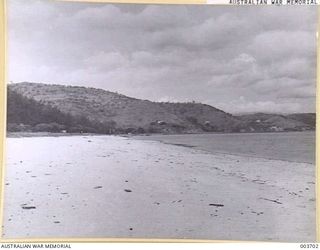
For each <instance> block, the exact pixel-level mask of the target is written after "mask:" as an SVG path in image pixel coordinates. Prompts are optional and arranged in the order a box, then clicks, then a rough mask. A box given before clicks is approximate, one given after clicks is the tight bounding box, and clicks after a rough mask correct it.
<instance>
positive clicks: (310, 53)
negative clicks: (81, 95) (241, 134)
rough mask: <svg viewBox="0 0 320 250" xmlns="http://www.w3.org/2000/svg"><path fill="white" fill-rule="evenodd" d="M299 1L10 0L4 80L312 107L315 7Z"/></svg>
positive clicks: (228, 104) (231, 107)
mask: <svg viewBox="0 0 320 250" xmlns="http://www.w3.org/2000/svg"><path fill="white" fill-rule="evenodd" d="M298 7H299V8H297V7H294V6H293V7H292V8H282V7H276V8H273V7H270V6H266V7H260V8H248V7H240V6H199V5H129V4H90V3H75V2H59V1H44V0H42V1H41V0H31V1H28V3H26V1H23V0H11V1H9V2H8V27H9V28H8V30H9V34H8V38H9V39H8V46H9V51H8V61H9V67H8V70H9V77H8V78H9V80H11V81H14V82H19V81H35V82H48V83H61V84H62V83H66V84H74V85H84V86H93V87H98V88H104V89H107V90H111V91H118V92H119V93H122V94H126V95H129V96H133V97H137V98H142V99H149V100H154V101H159V100H176V101H186V100H190V99H192V100H195V101H200V102H205V103H208V104H211V105H220V104H221V105H222V106H221V107H225V108H226V109H227V110H228V111H229V112H231V113H232V112H238V111H237V110H242V109H246V108H247V109H248V110H247V111H251V110H257V109H261V110H265V109H266V108H267V107H269V108H270V109H271V110H288V111H292V110H293V108H295V109H296V110H305V109H306V110H307V109H308V110H309V112H312V111H314V103H315V97H314V93H315V77H316V39H315V34H316V10H315V8H309V7H302V6H298ZM297 16H299V18H297ZM239 96H243V97H244V100H243V103H242V102H241V103H237V102H235V101H234V100H238V97H239ZM289 104H290V105H289ZM240 107H242V108H240ZM280 107H281V108H280ZM241 112H242V111H241Z"/></svg>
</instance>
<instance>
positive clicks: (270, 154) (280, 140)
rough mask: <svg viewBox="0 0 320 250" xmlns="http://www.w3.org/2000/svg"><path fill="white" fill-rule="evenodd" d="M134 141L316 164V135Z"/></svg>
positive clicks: (201, 136)
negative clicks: (156, 142)
mask: <svg viewBox="0 0 320 250" xmlns="http://www.w3.org/2000/svg"><path fill="white" fill-rule="evenodd" d="M134 138H136V139H143V140H156V141H161V142H163V143H169V144H176V145H180V146H189V147H194V148H198V149H202V150H206V151H209V152H213V153H215V152H222V153H230V154H239V155H249V156H255V157H262V158H268V159H277V160H287V161H294V162H307V163H312V164H315V132H309V131H308V132H284V133H239V134H183V135H150V136H135V137H134Z"/></svg>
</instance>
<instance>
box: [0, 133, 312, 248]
mask: <svg viewBox="0 0 320 250" xmlns="http://www.w3.org/2000/svg"><path fill="white" fill-rule="evenodd" d="M7 154H8V159H7V167H6V178H5V179H6V180H5V200H4V202H5V207H4V225H3V237H5V238H26V237H27V238H39V237H40V238H41V237H46V238H50V237H55V238H57V237H67V238H70V237H71V238H72V237H77V238H79V237H90V238H92V237H106V238H107V237H121V238H170V239H183V238H187V239H216V240H255V241H289V242H301V241H307V242H311V241H315V237H316V236H315V166H314V164H309V163H297V162H288V161H284V160H270V159H263V158H255V157H249V156H236V155H230V154H226V153H210V152H206V151H202V150H199V149H195V148H188V147H181V146H177V145H168V144H164V143H161V142H156V141H143V140H135V139H133V138H123V137H116V136H72V137H34V138H32V137H29V138H8V139H7Z"/></svg>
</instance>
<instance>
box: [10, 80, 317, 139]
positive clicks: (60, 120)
mask: <svg viewBox="0 0 320 250" xmlns="http://www.w3.org/2000/svg"><path fill="white" fill-rule="evenodd" d="M312 115H314V114H295V115H291V116H292V117H290V116H280V115H267V114H256V115H245V116H233V115H231V114H228V113H226V112H224V111H222V110H219V109H216V108H214V107H212V106H209V105H206V104H201V103H194V102H189V103H158V102H151V101H148V100H139V99H135V98H131V97H127V96H125V95H121V94H118V93H114V92H110V91H106V90H102V89H95V88H85V87H77V86H64V85H51V84H40V83H28V82H24V83H16V84H9V85H8V130H9V131H10V130H12V129H13V130H19V129H20V130H21V126H22V128H23V126H26V125H28V126H29V127H28V126H27V130H32V131H37V130H38V129H37V126H38V127H39V124H42V127H41V126H40V127H41V128H42V130H44V129H45V128H46V124H47V125H48V124H51V125H50V126H51V127H52V126H53V125H52V124H53V123H56V124H58V125H56V127H55V129H54V130H63V131H66V132H81V131H83V132H95V133H201V132H255V131H273V130H275V129H276V128H282V129H283V130H286V129H290V130H307V129H313V128H314V126H312V124H313V123H312V121H314V120H312V119H313V118H312ZM257 120H260V122H257ZM305 120H306V121H307V122H304V121H305ZM50 126H49V128H51V127H50ZM53 127H54V126H53ZM24 129H26V128H25V127H24ZM22 130H23V129H22ZM51 130H52V128H51Z"/></svg>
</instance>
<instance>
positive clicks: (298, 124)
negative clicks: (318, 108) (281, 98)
mask: <svg viewBox="0 0 320 250" xmlns="http://www.w3.org/2000/svg"><path fill="white" fill-rule="evenodd" d="M238 118H239V119H240V120H242V121H243V122H245V123H246V124H247V126H248V127H249V128H251V129H253V130H254V131H255V132H268V131H301V130H314V129H315V114H313V113H306V114H290V115H279V114H265V113H256V114H250V115H242V116H238Z"/></svg>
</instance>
